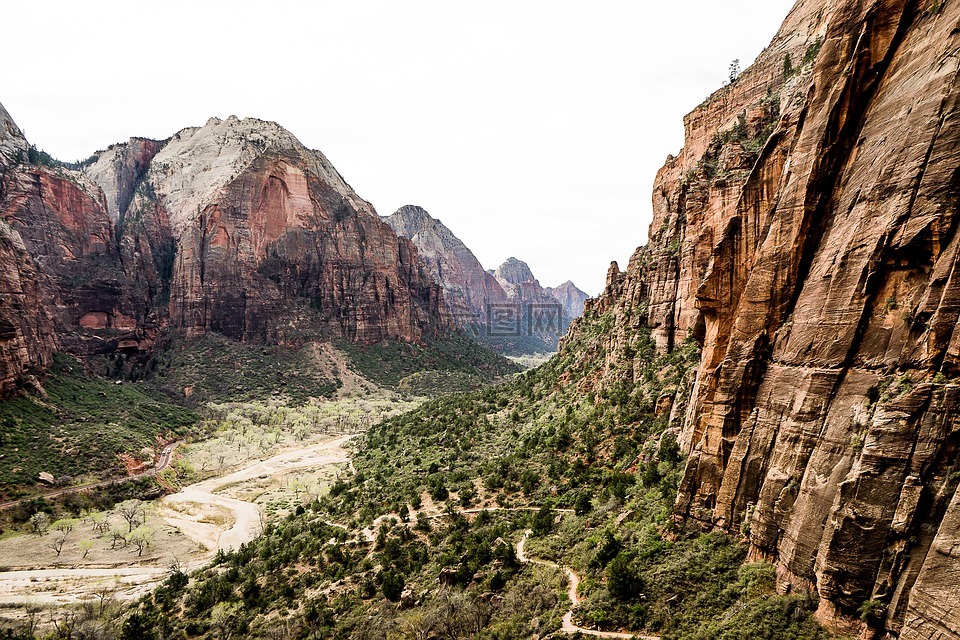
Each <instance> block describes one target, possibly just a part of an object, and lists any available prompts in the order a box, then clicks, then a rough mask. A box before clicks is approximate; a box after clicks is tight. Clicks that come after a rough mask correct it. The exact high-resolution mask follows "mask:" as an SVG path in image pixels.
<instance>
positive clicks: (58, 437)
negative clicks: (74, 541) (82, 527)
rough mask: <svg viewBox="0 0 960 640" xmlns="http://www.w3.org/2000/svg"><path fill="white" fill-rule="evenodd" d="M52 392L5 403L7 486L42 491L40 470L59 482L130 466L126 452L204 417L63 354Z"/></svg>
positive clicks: (0, 419)
mask: <svg viewBox="0 0 960 640" xmlns="http://www.w3.org/2000/svg"><path fill="white" fill-rule="evenodd" d="M44 390H45V392H46V393H45V394H43V395H41V394H28V395H23V396H19V397H15V398H11V399H9V400H5V401H3V402H0V451H2V455H0V491H2V492H3V495H4V497H6V498H16V497H19V496H21V495H25V494H26V493H29V492H35V488H36V483H37V481H38V476H39V474H40V472H42V471H43V472H47V473H50V474H52V475H53V476H54V478H55V479H56V480H57V482H58V483H59V484H70V483H72V481H73V480H74V479H75V478H78V477H80V476H84V475H88V474H100V473H103V472H104V471H107V472H118V471H121V472H122V471H124V465H123V464H122V462H121V459H120V457H119V456H120V454H128V453H134V454H139V453H140V452H141V451H142V450H144V449H145V448H148V447H152V448H154V450H157V449H158V447H157V444H158V441H160V440H164V441H168V440H173V439H176V438H177V437H178V436H180V435H182V434H184V433H186V432H187V431H188V430H189V429H190V428H191V426H192V425H194V424H196V422H197V421H198V419H199V417H198V416H197V415H196V414H195V413H194V412H192V411H190V410H189V409H186V408H184V407H181V406H177V405H174V404H170V403H169V402H165V401H163V400H161V399H159V398H157V397H154V395H152V394H151V393H150V392H149V390H148V389H146V388H144V386H143V385H142V384H132V383H125V384H116V383H114V382H113V381H108V380H104V379H102V378H98V377H95V376H90V375H89V374H88V373H87V372H86V371H85V370H84V369H83V367H82V366H81V365H80V364H79V363H77V362H76V361H75V360H73V359H72V358H70V357H68V356H64V355H57V356H56V357H55V362H54V366H53V369H52V371H51V372H50V377H49V378H48V379H47V380H46V381H45V382H44Z"/></svg>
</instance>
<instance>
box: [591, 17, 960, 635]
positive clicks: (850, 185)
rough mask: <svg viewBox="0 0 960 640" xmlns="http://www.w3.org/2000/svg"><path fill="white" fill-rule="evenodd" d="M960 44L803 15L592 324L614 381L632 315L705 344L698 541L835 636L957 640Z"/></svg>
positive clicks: (657, 200)
mask: <svg viewBox="0 0 960 640" xmlns="http://www.w3.org/2000/svg"><path fill="white" fill-rule="evenodd" d="M958 24H960V4H958V3H956V2H939V1H934V2H908V1H905V0H872V1H864V0H841V1H838V2H833V3H824V2H822V1H813V0H800V1H799V2H798V3H797V5H796V6H795V7H794V9H793V10H792V11H791V13H790V15H789V16H788V17H787V19H786V21H785V23H784V25H783V27H782V28H781V31H780V33H779V34H778V35H777V36H776V37H775V39H774V40H773V42H772V44H771V45H770V47H769V48H768V49H767V50H766V51H764V53H763V54H762V55H761V56H760V57H759V59H758V60H757V62H756V63H755V64H754V65H753V66H752V67H751V68H750V69H748V70H747V71H746V72H744V74H743V75H742V76H741V77H740V78H738V79H737V80H736V81H735V82H733V83H732V84H731V85H729V86H727V87H725V88H724V89H722V90H721V91H719V92H717V93H716V94H715V95H714V96H712V97H711V98H710V99H709V100H708V101H707V102H706V103H704V104H703V105H701V106H700V107H698V108H697V109H696V110H695V111H694V112H693V113H691V114H690V115H689V116H687V118H686V120H685V125H686V142H685V146H684V149H683V151H682V152H681V153H680V154H679V155H678V156H677V157H670V158H668V160H667V163H666V165H665V166H664V168H663V169H662V170H661V171H660V173H659V175H658V176H657V180H656V183H655V189H654V196H653V203H654V213H655V215H654V221H653V224H652V225H651V228H650V238H651V242H650V245H649V246H648V247H646V248H644V249H642V250H639V251H638V252H637V254H636V255H635V256H634V258H633V259H632V260H631V264H630V267H629V268H628V269H627V271H626V272H625V273H621V272H620V271H619V269H618V268H613V269H612V270H611V273H610V276H609V278H608V287H607V291H606V292H605V295H604V296H602V297H601V298H600V299H599V300H597V301H594V302H591V303H588V311H589V310H591V309H592V310H593V311H594V312H605V313H613V315H614V316H615V319H616V321H615V323H614V324H613V329H612V331H611V332H610V334H609V335H608V336H607V337H606V338H605V340H606V341H607V344H606V346H605V349H604V351H603V352H604V353H606V357H607V358H610V357H620V356H622V353H623V350H622V349H621V348H620V347H621V345H618V344H617V336H618V335H620V334H621V333H622V332H620V331H619V330H618V327H622V326H624V324H625V323H628V322H633V323H635V322H637V321H638V320H637V314H636V313H634V314H633V315H632V316H631V314H629V313H623V312H622V311H623V310H624V309H641V310H642V314H643V315H644V318H643V321H645V322H646V323H647V324H648V325H649V326H650V327H651V328H652V329H653V336H654V338H655V340H656V343H657V346H658V348H659V349H661V350H664V351H666V350H671V349H674V348H676V347H677V345H679V344H680V343H682V342H683V341H684V340H686V339H687V337H688V336H693V337H694V338H695V339H697V340H698V341H699V342H700V343H701V344H702V360H701V364H700V367H699V371H698V372H697V377H696V382H695V385H694V387H693V390H692V396H691V398H690V401H689V404H688V405H687V407H686V410H675V411H674V412H673V416H672V419H673V420H674V423H675V424H676V425H677V426H678V427H679V431H680V439H681V442H682V444H683V446H684V447H685V449H686V452H687V453H688V454H689V456H690V457H689V460H688V463H687V467H686V471H685V474H684V478H683V481H682V485H681V488H680V492H679V497H678V500H677V505H676V514H677V518H678V521H680V522H686V523H696V522H699V523H702V524H703V525H704V526H707V527H717V528H722V529H725V530H728V531H731V532H743V534H744V535H746V536H747V537H748V539H749V542H750V546H751V554H752V556H753V557H754V558H764V559H768V560H771V561H773V562H775V563H776V564H777V566H778V572H779V576H780V582H781V587H782V588H783V589H790V588H804V589H813V590H815V591H816V592H817V593H818V594H819V596H820V598H821V609H820V614H821V617H822V618H823V619H824V620H825V621H827V622H830V623H834V624H842V623H843V621H844V620H848V621H849V620H853V619H856V618H859V617H860V616H861V614H862V613H863V612H864V611H866V612H868V613H867V614H865V615H864V616H863V617H864V618H866V619H867V621H868V622H869V624H870V625H871V626H872V627H873V628H874V629H876V630H878V631H881V630H885V631H886V632H887V633H890V634H895V635H898V636H899V637H901V638H911V639H913V638H937V639H946V638H960V608H957V607H956V606H955V603H956V602H957V601H958V600H960V579H958V578H960V551H958V550H960V531H958V528H957V522H958V520H957V519H958V517H960V500H958V498H957V496H956V494H957V491H956V490H957V484H958V482H960V473H958V472H960V468H958V455H957V453H958V446H960V423H958V417H957V410H958V401H960V384H958V382H957V375H958V373H960V330H958V319H960V280H958V278H957V274H956V272H957V270H958V265H960V254H958V252H960V234H958V233H957V227H958V220H960V211H958V208H960V126H958V122H957V119H958V115H960V114H958V108H957V107H958V98H960V82H958V70H960V66H958V63H960V53H958V52H960V29H958V27H957V25H958ZM618 349H619V350H618ZM611 354H613V355H611ZM618 354H620V355H618Z"/></svg>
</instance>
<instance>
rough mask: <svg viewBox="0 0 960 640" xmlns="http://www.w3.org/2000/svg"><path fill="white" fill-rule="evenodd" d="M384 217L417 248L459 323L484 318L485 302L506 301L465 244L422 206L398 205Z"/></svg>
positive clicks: (492, 279) (504, 294)
mask: <svg viewBox="0 0 960 640" xmlns="http://www.w3.org/2000/svg"><path fill="white" fill-rule="evenodd" d="M383 220H384V221H385V222H386V223H387V224H388V225H390V227H391V228H392V229H393V230H394V231H395V232H396V233H397V235H398V236H401V237H403V238H408V239H409V240H411V241H412V242H413V244H414V245H415V246H416V247H417V252H418V254H419V256H420V260H421V261H422V262H423V264H424V265H425V266H426V267H427V270H428V272H429V273H430V275H431V276H432V278H433V279H434V281H435V282H437V283H438V284H440V285H441V287H442V288H443V298H444V301H445V302H446V303H447V306H448V307H449V308H450V310H451V312H452V313H453V316H454V319H455V320H457V322H458V324H460V325H461V326H463V325H467V324H470V323H476V322H478V321H479V320H480V319H482V318H483V317H485V316H486V313H487V305H488V304H490V303H502V302H506V301H507V294H506V292H504V290H503V288H502V287H501V286H500V283H499V282H498V281H497V279H496V278H494V277H493V275H491V274H490V273H488V272H486V271H484V269H483V266H482V265H481V264H480V261H479V260H477V257H476V256H475V255H473V252H472V251H470V249H469V248H467V245H465V244H464V243H463V242H462V241H461V240H460V239H459V238H458V237H457V236H455V235H454V234H453V232H452V231H450V229H448V228H447V227H446V226H444V224H443V223H442V222H440V221H439V220H437V219H435V218H432V217H431V216H430V214H429V213H427V212H426V211H425V210H424V209H422V208H421V207H417V206H414V205H407V206H404V207H400V208H399V209H397V211H396V212H394V214H393V215H391V216H387V217H385V218H383Z"/></svg>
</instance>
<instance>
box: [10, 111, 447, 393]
mask: <svg viewBox="0 0 960 640" xmlns="http://www.w3.org/2000/svg"><path fill="white" fill-rule="evenodd" d="M75 166H76V165H65V164H62V163H58V162H56V161H53V160H51V159H49V157H45V156H42V155H38V154H37V153H35V152H34V151H31V150H30V149H29V146H28V145H27V142H26V140H24V139H23V136H22V134H20V132H19V130H18V129H17V128H16V125H15V124H13V121H12V120H11V119H10V118H9V115H8V114H7V113H6V111H3V110H2V109H0V172H2V174H0V177H2V187H0V188H2V191H0V219H2V221H3V222H2V226H0V265H2V266H3V271H2V275H0V287H2V291H3V292H4V296H3V299H2V301H0V393H7V392H9V391H11V390H12V389H14V388H15V387H16V386H17V384H20V383H21V382H22V380H23V379H24V378H25V376H29V374H30V372H31V371H40V370H42V369H44V368H45V367H46V366H47V365H49V363H50V361H51V358H52V353H53V351H54V350H56V349H62V350H66V351H69V352H72V353H75V354H77V355H81V356H89V355H93V354H108V355H110V357H111V358H112V360H113V361H115V362H117V364H118V367H119V366H122V365H123V362H119V361H118V358H119V359H120V360H128V359H129V356H134V357H135V358H137V359H139V361H140V363H141V364H143V361H144V360H145V359H146V358H147V357H148V356H149V355H150V352H151V350H152V349H153V347H154V345H155V344H156V342H157V340H158V339H160V338H161V337H162V336H164V335H167V334H168V333H169V332H170V331H171V330H172V331H174V332H178V333H182V334H184V335H186V336H195V335H199V334H202V333H205V332H208V331H214V332H218V333H221V334H223V335H226V336H228V337H231V338H234V339H237V340H243V341H248V342H256V343H272V344H296V343H300V342H303V341H304V340H310V339H318V338H319V339H325V338H331V337H343V338H347V339H349V340H356V341H362V342H377V341H380V340H383V339H397V340H403V341H409V342H415V341H421V340H423V339H425V338H428V337H430V336H432V335H435V334H436V333H437V332H440V331H443V330H445V329H446V328H447V327H450V326H451V320H450V314H449V312H448V310H447V308H446V306H445V305H444V303H443V300H442V294H441V292H440V288H439V287H438V286H437V285H436V284H434V283H433V281H432V280H431V279H430V277H429V274H428V273H427V272H426V270H425V269H424V268H423V266H422V264H421V262H420V261H419V259H418V256H417V252H416V248H415V247H414V246H413V244H412V243H410V242H409V241H408V240H406V239H405V238H398V237H397V235H396V234H395V233H394V232H393V231H392V230H391V229H390V227H389V226H387V225H386V224H385V223H384V222H383V221H381V220H380V218H379V217H378V216H377V215H376V212H375V211H374V210H373V208H372V207H371V206H370V205H369V204H368V203H366V202H365V201H363V200H362V199H361V198H359V197H358V196H357V195H356V194H355V193H354V192H353V190H352V189H351V188H350V187H349V185H347V183H346V182H345V181H344V180H343V178H342V177H341V176H340V174H339V173H337V171H336V170H335V169H334V168H333V166H332V165H331V164H330V162H329V161H328V160H327V159H326V158H325V157H323V156H322V155H321V154H320V153H318V152H315V151H311V150H308V149H306V148H305V147H303V145H301V144H300V143H299V142H298V141H297V140H296V138H294V137H293V136H292V135H291V134H290V133H289V132H287V131H285V130H284V129H282V128H281V127H279V126H278V125H276V124H274V123H270V122H264V121H260V120H254V119H247V120H238V119H237V118H234V117H231V118H228V119H227V120H225V121H220V120H218V119H211V120H210V121H209V122H208V123H207V124H206V125H205V126H204V127H198V128H190V129H184V130H183V131H181V132H179V133H178V134H176V135H175V136H173V137H172V138H170V139H169V140H166V141H162V142H159V141H154V140H146V139H142V138H133V139H131V140H130V141H129V142H127V143H123V144H118V145H114V146H112V147H110V148H109V149H107V150H105V151H100V152H98V153H97V154H96V155H95V157H94V158H92V159H91V160H90V161H88V162H86V163H84V166H83V167H81V169H80V170H75V168H74V167H75ZM120 356H122V357H120Z"/></svg>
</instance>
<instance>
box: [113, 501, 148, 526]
mask: <svg viewBox="0 0 960 640" xmlns="http://www.w3.org/2000/svg"><path fill="white" fill-rule="evenodd" d="M117 511H119V512H120V515H121V516H123V519H124V520H126V521H127V533H130V532H131V531H133V530H134V528H135V527H137V526H138V525H140V524H143V521H144V520H145V519H146V513H144V511H143V503H142V502H140V501H139V500H124V501H123V502H121V503H120V504H118V505H117Z"/></svg>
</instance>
